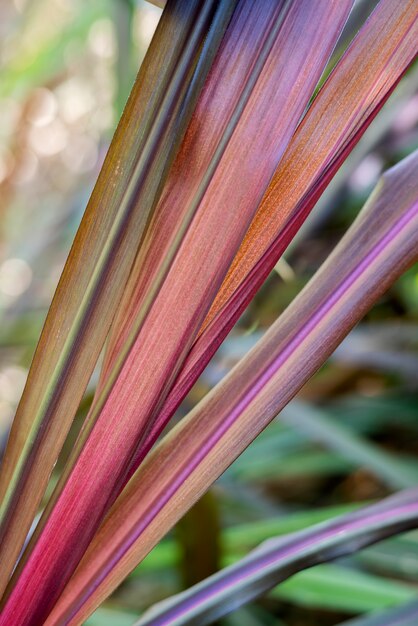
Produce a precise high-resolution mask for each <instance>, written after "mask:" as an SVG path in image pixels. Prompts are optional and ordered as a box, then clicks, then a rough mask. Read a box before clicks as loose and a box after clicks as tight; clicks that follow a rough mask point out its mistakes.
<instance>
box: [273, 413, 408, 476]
mask: <svg viewBox="0 0 418 626" xmlns="http://www.w3.org/2000/svg"><path fill="white" fill-rule="evenodd" d="M282 419H284V421H285V422H286V423H287V424H289V425H290V426H292V427H293V428H296V429H297V430H300V431H301V432H303V433H305V434H307V435H308V436H310V437H311V438H312V439H313V440H314V441H318V442H321V443H323V444H324V445H325V446H326V447H327V448H331V449H332V450H334V451H336V452H338V453H339V454H341V455H342V457H343V458H344V459H346V460H347V461H349V462H351V463H355V464H358V465H359V466H360V467H365V468H367V469H368V470H371V471H372V472H373V473H374V474H375V475H376V476H377V477H378V478H380V479H381V480H383V481H384V482H385V483H387V484H388V485H389V486H390V487H394V488H405V487H413V486H414V485H416V484H417V481H418V464H417V465H416V467H413V466H411V464H407V463H404V462H403V460H401V459H397V458H396V457H395V456H393V455H391V454H389V452H386V451H384V450H383V449H380V448H379V447H378V446H376V445H373V444H372V443H370V442H368V441H367V440H366V439H364V438H362V437H361V436H359V435H356V434H355V433H354V432H352V431H350V429H349V428H347V427H346V426H344V424H341V423H339V420H337V419H336V418H334V419H329V418H328V416H327V415H326V414H325V413H324V412H322V411H319V410H317V409H314V408H313V407H310V406H308V405H307V404H302V403H300V402H294V403H292V404H289V406H288V407H286V409H285V410H284V411H283V413H282ZM414 470H415V471H414Z"/></svg>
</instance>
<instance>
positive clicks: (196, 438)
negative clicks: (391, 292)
mask: <svg viewBox="0 0 418 626" xmlns="http://www.w3.org/2000/svg"><path fill="white" fill-rule="evenodd" d="M417 168H418V151H417V152H415V153H414V154H413V155H411V156H410V157H408V158H407V159H405V160H404V161H402V162H401V163H400V164H399V165H397V166H396V167H394V168H392V169H391V170H389V171H388V172H387V173H386V174H385V175H384V176H383V177H382V179H381V181H380V183H379V184H378V186H377V188H376V190H375V192H374V193H373V194H372V196H371V198H370V200H369V201H368V202H367V203H366V205H365V207H364V209H363V211H362V212H361V214H360V216H359V217H358V218H357V220H356V221H355V223H354V224H353V226H352V227H351V228H350V229H349V231H348V232H347V234H346V235H345V236H344V238H343V239H342V241H341V242H340V244H339V245H338V246H337V248H336V249H335V251H334V252H333V254H332V255H331V256H330V257H329V258H328V260H327V261H326V263H324V265H323V266H322V268H321V269H320V270H319V272H318V273H317V274H316V276H315V277H314V278H313V279H312V280H311V282H310V283H309V284H308V285H307V286H306V288H305V289H304V290H303V291H302V292H301V293H300V295H299V296H298V297H297V298H296V300H295V301H294V302H293V303H292V304H291V306H290V307H289V308H288V309H287V310H286V311H285V313H284V314H283V315H282V316H281V317H280V318H279V319H278V320H277V322H276V323H275V324H274V325H273V326H272V327H271V329H270V330H269V332H268V333H266V335H265V336H264V337H263V338H262V339H261V340H260V341H259V342H258V344H257V345H256V346H255V348H254V349H253V350H251V352H250V353H249V354H248V355H247V356H246V357H245V358H244V359H243V360H242V361H241V362H240V363H239V364H238V365H237V366H236V367H235V368H234V369H233V370H232V372H231V373H230V374H229V375H228V376H227V377H226V378H225V379H224V380H223V381H222V382H221V383H220V384H219V385H217V386H216V387H215V388H214V389H213V391H212V392H210V393H209V394H208V395H207V396H206V397H205V398H204V400H203V401H202V402H201V403H200V404H199V405H198V406H197V407H196V408H195V409H194V410H193V411H192V412H191V413H190V414H189V416H187V417H186V418H184V419H183V420H182V421H181V422H180V423H179V424H178V425H177V426H176V427H174V428H173V429H172V431H171V432H170V433H169V434H168V435H167V436H166V437H164V439H163V440H162V442H161V443H160V444H159V445H158V446H157V447H156V448H155V449H154V450H153V451H152V452H151V454H150V455H149V456H148V457H147V458H146V460H145V461H144V463H143V464H142V465H141V467H140V468H139V470H138V471H137V472H136V474H135V475H134V477H133V478H132V479H131V481H130V482H129V484H128V486H127V487H126V489H125V490H124V491H123V493H122V494H121V496H120V497H119V499H118V500H117V502H116V503H115V505H114V506H113V508H112V510H111V511H110V513H109V515H108V516H107V518H106V520H105V522H104V523H103V525H102V527H101V529H100V530H99V532H98V533H97V534H96V536H95V538H94V540H93V541H92V543H91V545H90V546H89V548H88V550H87V552H86V555H85V557H84V558H83V560H82V562H81V564H80V566H79V568H78V569H77V572H76V574H75V575H74V577H73V578H72V580H71V581H70V583H69V584H68V586H67V588H66V590H65V591H64V593H63V595H62V596H61V598H60V600H59V602H58V603H57V606H56V608H55V609H54V611H53V612H52V614H51V618H50V620H49V621H47V622H46V624H48V626H52V625H53V624H56V623H59V620H60V619H63V616H64V615H65V616H66V617H65V619H66V620H68V622H66V623H68V624H79V623H80V622H81V621H82V619H84V618H85V617H86V616H87V615H88V614H89V613H90V612H91V611H92V610H93V609H94V608H95V607H96V606H97V605H98V604H99V603H100V602H101V601H102V600H103V598H105V597H106V596H107V595H108V594H109V593H110V592H111V591H112V590H113V589H114V588H115V587H116V586H117V585H118V584H119V582H120V581H121V580H122V579H123V578H124V577H125V576H126V574H127V573H128V572H129V571H130V570H131V569H133V567H134V566H135V565H136V564H137V563H138V562H140V561H141V560H142V559H143V558H144V557H145V555H146V554H147V553H148V552H149V551H150V549H151V548H152V547H153V546H154V545H155V544H156V543H157V542H158V541H159V539H160V538H161V537H162V536H163V535H164V534H165V533H166V532H167V531H168V530H169V528H171V526H173V524H174V523H175V522H176V521H177V520H178V519H179V518H180V517H181V515H182V514H183V513H184V512H185V511H186V510H187V509H188V508H189V507H190V506H191V505H192V504H193V502H195V501H196V500H197V499H198V498H199V497H200V496H201V495H202V493H204V491H205V490H206V489H207V488H208V487H209V486H210V485H211V484H212V482H213V481H214V480H216V478H218V477H219V475H220V474H221V473H222V472H223V471H224V470H225V469H226V468H227V467H228V466H229V465H230V464H231V463H232V461H233V460H234V459H235V458H236V457H237V456H238V455H239V454H240V453H241V452H242V451H243V450H244V449H245V448H246V447H247V446H248V445H249V443H250V442H251V441H252V440H253V439H254V438H255V437H256V436H257V435H258V434H259V433H260V432H261V430H262V429H263V428H264V427H265V426H266V425H267V424H268V423H269V422H270V421H271V420H272V419H273V417H274V416H275V415H276V414H277V413H278V412H279V411H280V410H281V409H282V408H283V407H284V406H285V405H286V404H287V403H288V402H289V400H290V399H291V398H292V397H293V396H294V395H295V394H296V393H297V391H298V390H299V389H300V388H301V387H302V385H303V384H304V383H305V382H306V381H307V380H308V379H309V378H310V376H312V374H313V373H314V372H315V371H316V370H317V369H318V368H319V367H320V366H321V365H322V364H323V363H324V361H325V360H326V358H327V357H328V356H329V355H330V354H331V353H332V351H333V350H334V349H335V348H336V346H337V345H338V343H339V342H340V341H341V340H342V339H343V337H344V336H345V335H346V334H347V333H348V332H349V330H350V329H351V328H352V327H353V326H354V325H355V324H356V322H357V321H358V320H359V319H361V317H362V316H363V315H364V314H365V313H366V311H367V310H368V309H369V308H370V307H371V306H372V304H373V303H374V302H375V301H376V299H377V298H378V297H379V296H380V295H381V294H382V293H383V292H384V291H385V290H386V289H387V288H388V286H389V285H390V284H391V283H392V282H393V281H394V280H395V279H396V278H397V277H398V276H399V275H400V274H401V273H402V271H403V270H405V269H406V268H407V267H408V266H409V265H410V264H411V263H412V262H413V261H414V260H415V259H416V258H417V255H418V177H417V176H416V172H417ZM156 476H158V482H156V480H155V477H156Z"/></svg>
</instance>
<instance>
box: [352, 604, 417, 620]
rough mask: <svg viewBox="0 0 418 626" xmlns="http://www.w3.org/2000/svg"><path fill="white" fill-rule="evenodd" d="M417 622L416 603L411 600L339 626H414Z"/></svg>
mask: <svg viewBox="0 0 418 626" xmlns="http://www.w3.org/2000/svg"><path fill="white" fill-rule="evenodd" d="M417 621H418V601H417V600H412V601H411V602H408V603H407V604H403V605H402V606H399V607H398V606H397V607H396V608H394V609H390V610H389V611H382V612H380V611H379V613H377V614H376V613H373V614H372V615H367V616H364V617H359V618H358V619H353V620H350V621H349V622H344V624H341V626H415V624H416V623H417Z"/></svg>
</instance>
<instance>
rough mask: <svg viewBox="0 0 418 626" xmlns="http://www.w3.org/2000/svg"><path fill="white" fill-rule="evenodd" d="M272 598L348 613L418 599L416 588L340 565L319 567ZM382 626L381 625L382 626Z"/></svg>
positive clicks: (376, 608) (292, 581)
mask: <svg viewBox="0 0 418 626" xmlns="http://www.w3.org/2000/svg"><path fill="white" fill-rule="evenodd" d="M273 595H275V596H276V597H278V598H280V599H281V600H286V601H288V602H289V601H290V602H294V603H297V604H299V605H302V606H306V607H310V608H314V607H316V608H328V609H334V610H337V611H338V610H339V611H347V612H349V613H360V612H362V611H376V610H378V609H382V608H384V607H391V606H396V605H397V604H401V603H403V602H407V601H408V600H412V599H413V598H416V597H417V595H418V592H417V589H416V587H414V586H412V585H406V584H405V583H399V582H396V581H394V580H385V579H384V578H379V577H377V576H372V575H370V574H365V573H363V572H358V571H356V570H353V569H351V568H350V569H349V568H345V567H341V566H338V565H319V566H318V567H315V568H313V569H311V570H306V571H305V572H300V573H299V574H296V576H294V577H293V578H291V579H290V580H287V581H286V582H284V583H283V585H280V587H277V588H276V590H275V591H274V592H273ZM379 626H380V624H379Z"/></svg>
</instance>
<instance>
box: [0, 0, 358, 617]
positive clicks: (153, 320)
mask: <svg viewBox="0 0 418 626" xmlns="http://www.w3.org/2000/svg"><path fill="white" fill-rule="evenodd" d="M189 4H190V3H187V7H188V10H189ZM198 4H199V6H200V7H202V8H201V9H200V11H201V12H202V14H204V13H205V11H206V12H207V11H208V7H209V6H210V5H211V3H207V2H206V3H203V4H202V3H198ZM214 4H215V5H216V6H219V7H226V8H230V7H231V2H230V1H226V2H221V3H220V4H219V5H218V3H217V2H214ZM351 4H352V0H344V1H341V0H340V1H339V2H338V3H333V4H332V7H330V5H329V2H328V1H325V0H322V1H321V2H317V3H315V6H313V5H312V3H311V2H310V0H298V1H297V2H289V1H288V0H286V1H284V2H282V1H280V2H265V3H263V6H262V10H260V5H259V4H258V3H257V4H254V2H252V0H241V1H240V2H239V4H238V7H237V10H236V11H235V12H234V15H233V17H232V20H231V22H230V24H229V26H228V30H227V33H226V36H225V37H224V39H223V43H222V45H221V47H220V50H219V54H218V56H217V58H216V60H215V63H214V65H213V67H212V68H211V71H210V73H209V75H208V80H207V81H206V83H205V86H204V89H203V91H202V94H201V97H200V98H199V101H198V103H197V106H196V109H195V111H194V114H193V118H192V120H191V123H190V125H189V127H188V129H187V133H186V135H185V138H184V141H183V143H182V145H181V148H180V150H179V153H178V156H177V158H176V160H175V162H174V164H173V166H172V170H171V175H170V177H169V179H168V181H167V183H166V185H165V186H164V191H163V194H162V199H161V202H162V203H163V206H165V205H167V206H168V207H169V215H170V219H171V220H173V219H174V220H175V222H176V228H175V232H174V233H173V238H172V239H171V240H170V241H169V242H168V245H167V246H164V247H163V250H164V258H163V259H162V262H161V264H160V265H158V266H157V269H158V272H157V275H156V277H155V279H153V281H152V284H151V285H149V289H147V290H146V295H145V305H144V307H143V308H142V309H141V311H140V314H139V315H138V316H137V317H136V319H135V324H134V325H133V328H130V329H129V333H130V336H129V340H128V342H127V345H126V346H124V348H123V350H121V351H120V352H118V357H117V360H116V364H115V366H114V368H113V369H112V373H111V375H109V376H108V377H106V382H105V385H104V387H103V389H102V391H101V395H100V396H99V398H98V399H97V400H96V401H95V403H94V405H93V408H92V410H91V411H90V414H89V416H88V417H87V418H86V422H85V424H84V427H83V430H82V433H81V435H80V437H79V439H78V441H77V444H76V447H75V449H74V451H73V454H72V457H71V459H70V461H69V462H68V463H67V467H66V469H65V472H64V474H63V477H62V480H61V481H60V484H59V486H58V487H57V489H56V492H55V495H54V496H53V497H52V499H51V501H50V502H49V504H48V508H47V511H46V512H45V514H44V516H43V518H42V519H41V521H40V523H39V525H38V527H37V529H36V532H35V534H34V537H33V540H32V541H31V543H30V545H29V547H28V548H27V550H26V552H25V554H24V556H23V557H22V559H21V561H20V562H19V565H18V567H17V570H16V573H15V575H14V577H13V580H12V581H11V584H10V587H9V591H10V593H9V596H8V598H6V599H5V608H4V609H3V612H2V614H1V616H0V624H2V623H8V626H10V621H9V620H10V616H11V615H12V614H13V619H14V620H15V621H19V619H21V620H25V619H28V620H30V621H28V625H29V624H38V623H39V622H41V621H42V620H43V619H44V618H45V617H46V615H47V614H48V612H49V610H50V609H51V607H52V606H53V603H54V601H55V600H56V598H57V597H58V596H59V594H60V592H61V590H62V588H63V586H64V585H65V583H66V581H67V580H68V578H69V577H70V576H71V574H72V572H73V571H74V569H75V567H76V566H77V564H78V562H79V560H80V558H81V556H82V555H83V552H84V550H85V548H86V547H87V545H88V543H89V541H90V539H91V538H92V536H93V534H94V532H95V531H96V530H97V528H98V526H99V524H100V522H101V521H102V518H103V516H104V514H105V513H106V511H107V510H108V508H109V507H110V505H111V504H112V502H113V500H114V499H115V498H116V496H117V495H118V493H119V491H120V489H121V488H122V486H123V484H124V483H125V481H126V479H127V474H128V470H129V465H130V462H131V460H132V457H133V455H134V454H135V451H136V448H137V446H138V443H139V442H140V441H141V438H142V437H143V436H144V434H145V433H146V432H147V431H148V429H149V426H150V420H151V418H152V415H153V413H154V411H155V410H157V409H158V407H159V405H160V404H161V402H162V401H163V400H164V398H165V396H166V395H167V393H168V391H169V389H170V387H171V384H172V382H173V380H174V378H175V375H176V372H177V371H178V369H179V367H180V366H181V363H182V361H183V360H184V358H185V356H186V354H187V351H188V349H189V348H190V346H191V344H192V342H193V340H194V338H195V337H196V334H197V333H198V331H199V328H200V326H201V323H202V321H203V319H204V317H205V315H206V313H207V311H208V309H209V307H210V305H211V303H212V301H213V299H214V297H215V295H216V293H217V290H218V288H219V286H220V284H221V282H222V280H223V279H224V277H225V275H226V273H227V271H228V268H229V266H230V263H231V262H232V260H233V258H234V256H235V254H236V252H237V250H238V248H239V245H240V244H241V241H242V239H243V237H244V235H245V232H246V230H247V228H248V226H249V224H250V222H251V220H252V218H253V216H254V213H255V211H256V209H257V206H258V204H259V202H260V201H261V198H262V197H263V194H264V192H265V190H266V189H267V187H268V184H269V182H270V180H271V177H272V176H273V174H274V172H275V169H276V168H277V165H278V162H279V160H280V158H281V156H282V154H283V152H284V150H285V149H286V147H287V145H288V144H289V141H290V139H291V137H292V135H293V133H294V131H295V128H296V126H297V124H298V123H299V121H300V119H301V116H302V115H303V112H304V110H305V108H306V106H307V103H308V101H309V98H310V96H311V94H312V91H313V89H314V87H315V85H316V84H317V82H318V79H319V77H320V74H321V72H322V69H323V67H324V65H325V64H326V62H327V60H328V58H329V56H330V54H331V51H332V49H333V47H334V44H335V42H336V39H337V38H338V34H339V33H340V31H341V28H342V26H343V24H344V22H345V19H346V17H347V13H348V11H349V8H350V6H351ZM169 6H170V4H168V5H167V7H166V11H167V10H168V9H169ZM219 10H221V9H220V8H219ZM162 19H163V20H164V15H163V18H162ZM214 19H215V18H214ZM198 23H199V22H198V21H197V22H196V23H195V24H194V27H193V28H192V35H191V37H192V38H194V39H196V43H197V38H198V33H199V30H198V29H197V25H198ZM301 31H303V32H304V37H303V40H301V39H300V32H301ZM209 34H210V33H209ZM209 50H212V49H211V48H209ZM158 54H159V55H161V54H165V55H166V56H167V52H164V51H162V50H161V48H160V49H159V50H158ZM168 56H169V57H170V59H171V56H172V55H171V53H168ZM186 58H188V56H187V55H186ZM179 66H181V63H180V64H179ZM197 67H198V68H199V63H198V64H197ZM190 69H191V68H190V67H189V70H190ZM301 76H303V80H299V78H300V77H301ZM225 77H229V80H225ZM232 77H233V78H232ZM192 84H193V83H192ZM278 85H279V86H280V88H278V87H277V86H278ZM149 106H151V104H150V105H149ZM278 111H280V112H281V114H280V115H278V114H277V112H278ZM171 112H172V113H174V112H175V110H173V109H172V111H171ZM174 119H175V115H174ZM162 154H163V153H162ZM196 155H198V157H196ZM161 156H162V155H161ZM141 158H142V156H141ZM154 174H155V172H154ZM156 179H157V180H158V179H159V177H158V176H156V177H155V176H153V177H152V178H151V180H152V181H153V182H154V183H155V180H156ZM129 185H131V183H129ZM154 191H155V190H154ZM226 206H227V207H228V210H227V211H226V210H225V207H226ZM143 213H144V211H143V212H142V214H141V215H142V216H143ZM105 214H106V217H107V211H106V212H105ZM155 215H156V219H160V217H161V215H166V212H165V211H164V209H161V208H159V207H157V208H156V212H155ZM108 219H110V217H109V218H108ZM125 225H126V224H125ZM220 225H221V228H220ZM131 230H132V229H131V228H126V229H125V230H124V231H123V233H125V234H126V237H127V239H130V238H131V237H132V234H131ZM133 230H135V229H133ZM128 234H129V236H128ZM165 243H166V244H167V242H165ZM155 245H156V244H155V241H154V246H155ZM132 248H133V249H132ZM136 249H137V246H135V245H131V246H130V247H129V250H128V248H127V250H126V251H125V255H127V256H128V257H129V255H130V254H132V253H134V252H135V251H136ZM113 252H114V251H113ZM110 259H111V260H112V261H114V263H115V270H116V268H119V266H120V265H121V266H124V264H123V263H121V262H120V261H121V257H120V254H118V255H116V254H113V256H111V257H110ZM148 259H150V257H149V258H148ZM124 260H126V259H125V256H124ZM151 260H152V256H151ZM142 270H143V272H144V268H142ZM105 276H106V279H109V283H108V282H107V280H106V285H105V286H107V287H108V288H107V289H103V286H102V288H101V289H98V290H97V292H96V295H97V298H99V299H100V300H101V301H104V302H106V303H109V302H114V301H115V300H116V301H118V295H117V294H119V293H120V292H119V289H120V285H119V279H117V278H115V276H113V277H112V280H110V275H109V274H108V273H106V274H105ZM132 276H135V270H134V271H133V274H132ZM144 276H145V277H147V278H149V274H148V273H147V272H146V271H145V273H144ZM131 279H132V277H131ZM132 280H133V279H132ZM115 283H116V284H117V293H112V294H110V293H109V290H113V289H116V287H115V286H114V284H115ZM122 286H123V285H122ZM97 287H99V283H98V282H97ZM79 288H80V289H81V286H79ZM67 297H68V295H67ZM89 302H90V300H89ZM92 302H93V301H92ZM94 302H95V301H94ZM71 303H72V302H71ZM90 303H91V302H90ZM120 306H122V307H123V302H122V304H121V305H120ZM109 308H110V307H109ZM94 312H95V313H96V312H97V307H95V309H94ZM87 319H88V322H89V324H88V326H89V330H90V332H89V345H90V344H91V341H97V337H96V338H94V333H92V332H91V331H92V330H95V331H96V327H99V328H102V320H100V323H99V320H97V318H96V322H95V324H96V325H94V324H93V319H94V315H92V314H91V312H90V316H89V317H88V318H87ZM92 337H93V338H92ZM79 339H80V338H79ZM98 343H100V342H98ZM82 345H83V346H84V344H82ZM84 351H87V347H86V346H84ZM89 358H90V359H91V355H89ZM79 365H80V364H79ZM82 372H83V374H85V371H84V369H82ZM71 384H72V387H74V386H75V385H76V386H80V380H78V379H77V377H76V376H74V375H73V376H72V377H71ZM54 389H55V390H56V391H57V390H58V388H57V387H54ZM77 391H78V387H77ZM62 398H63V394H61V395H60V396H59V400H60V402H61V403H62V401H63V400H62ZM71 400H73V398H71ZM115 415H118V419H117V421H116V422H115ZM93 475H94V476H95V480H94V481H92V480H91V476H93ZM32 480H33V475H32ZM70 520H71V521H70ZM80 527H82V528H83V533H80V532H79V529H80ZM51 537H53V541H52V542H51ZM39 571H42V578H39V577H37V574H36V573H37V572H39ZM58 572H59V576H58ZM22 594H23V595H22ZM27 594H28V597H29V596H30V602H26V601H25V596H26V595H27ZM17 598H19V599H18V601H17V605H15V602H16V600H17ZM29 615H30V617H29Z"/></svg>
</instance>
